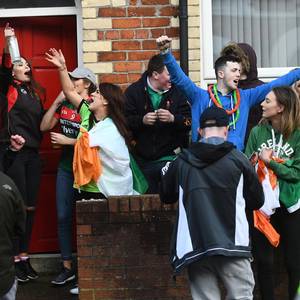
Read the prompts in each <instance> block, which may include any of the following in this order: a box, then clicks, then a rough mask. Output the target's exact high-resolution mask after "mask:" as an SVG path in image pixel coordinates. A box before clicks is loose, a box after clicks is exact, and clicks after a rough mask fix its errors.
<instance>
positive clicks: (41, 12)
mask: <svg viewBox="0 0 300 300" xmlns="http://www.w3.org/2000/svg"><path fill="white" fill-rule="evenodd" d="M58 8H59V9H58ZM70 15H71V16H76V27H77V28H76V32H77V64H78V66H79V67H80V66H82V65H83V47H82V45H83V36H82V30H83V24H82V23H83V21H82V8H81V0H75V6H65V7H30V8H8V9H3V8H0V18H18V17H44V16H70Z"/></svg>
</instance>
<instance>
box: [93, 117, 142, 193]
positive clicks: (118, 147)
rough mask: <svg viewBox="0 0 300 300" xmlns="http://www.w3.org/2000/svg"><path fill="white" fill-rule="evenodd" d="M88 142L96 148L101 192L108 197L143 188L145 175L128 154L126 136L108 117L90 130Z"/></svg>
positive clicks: (139, 191) (135, 191) (134, 191)
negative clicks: (100, 168) (123, 135)
mask: <svg viewBox="0 0 300 300" xmlns="http://www.w3.org/2000/svg"><path fill="white" fill-rule="evenodd" d="M89 143H90V147H98V149H99V150H98V155H99V159H100V160H101V165H102V174H101V176H100V177H99V178H98V180H97V181H96V182H97V186H98V188H99V190H100V191H101V193H103V194H104V195H105V196H106V197H108V196H117V195H133V194H136V193H137V192H138V193H143V192H144V191H145V178H144V177H143V174H141V171H140V170H139V169H138V166H137V165H136V164H134V163H135V162H133V160H132V159H131V158H130V155H129V151H128V148H127V146H126V143H125V140H124V138H123V137H122V136H121V134H120V133H119V131H118V129H117V127H116V126H115V124H114V123H113V121H112V120H111V119H110V118H105V119H104V120H103V121H101V122H99V123H97V124H96V125H95V126H94V127H93V128H92V129H91V130H90V131H89ZM131 168H132V169H131ZM139 172H140V173H139ZM135 188H137V190H135Z"/></svg>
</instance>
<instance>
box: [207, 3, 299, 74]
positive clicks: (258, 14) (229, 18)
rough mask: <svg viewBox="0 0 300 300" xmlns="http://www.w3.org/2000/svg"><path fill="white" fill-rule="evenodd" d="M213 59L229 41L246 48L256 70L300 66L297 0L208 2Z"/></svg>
mask: <svg viewBox="0 0 300 300" xmlns="http://www.w3.org/2000/svg"><path fill="white" fill-rule="evenodd" d="M212 14H213V15H212V20H213V49H214V59H216V58H217V57H218V56H219V53H220V51H221V49H222V48H223V47H224V46H225V45H226V44H227V43H228V42H230V41H234V42H244V43H248V44H250V45H251V46H252V47H253V48H254V50H255V52H256V54H257V63H258V67H263V68H268V67H294V66H299V65H300V53H299V54H298V48H297V46H298V44H299V43H300V28H299V26H300V0H285V1H283V0H212Z"/></svg>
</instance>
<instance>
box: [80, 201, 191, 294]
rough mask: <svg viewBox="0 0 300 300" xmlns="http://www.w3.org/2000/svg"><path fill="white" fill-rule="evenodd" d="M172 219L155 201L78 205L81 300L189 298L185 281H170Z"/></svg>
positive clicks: (183, 278) (172, 212) (169, 211)
mask: <svg viewBox="0 0 300 300" xmlns="http://www.w3.org/2000/svg"><path fill="white" fill-rule="evenodd" d="M141 199H142V200H141ZM174 218H175V210H174V207H170V206H162V205H161V203H160V200H159V199H158V197H156V196H143V197H142V198H141V197H134V196H132V197H120V198H118V197H113V198H110V199H109V200H108V201H107V200H103V201H99V200H98V201H80V202H77V246H78V276H79V286H80V300H100V299H101V300H103V299H105V300H117V299H120V300H121V299H124V300H125V299H127V300H129V299H131V300H132V299H134V300H138V299H140V300H155V299H157V300H171V299H172V300H183V299H191V297H190V294H189V288H188V284H187V282H186V276H179V277H177V280H176V282H174V281H173V279H172V274H173V273H172V269H171V267H170V262H169V248H170V247H169V244H170V238H171V232H172V226H173V221H174Z"/></svg>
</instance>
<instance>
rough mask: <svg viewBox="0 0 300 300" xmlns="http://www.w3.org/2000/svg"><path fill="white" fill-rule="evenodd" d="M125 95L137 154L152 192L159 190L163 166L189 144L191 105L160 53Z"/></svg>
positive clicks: (126, 110) (126, 112)
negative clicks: (177, 85) (178, 87)
mask: <svg viewBox="0 0 300 300" xmlns="http://www.w3.org/2000/svg"><path fill="white" fill-rule="evenodd" d="M125 96H126V102H125V114H126V117H127V121H128V125H129V127H130V129H131V131H132V133H133V139H134V142H135V145H134V149H133V150H134V154H135V158H136V160H137V162H138V164H139V166H140V168H141V169H142V171H143V172H144V174H145V177H146V179H147V180H148V184H149V189H148V193H151V194H152V193H157V192H158V182H159V180H160V170H161V168H162V167H163V166H164V165H165V163H166V161H171V160H173V159H174V157H175V155H176V154H177V153H178V152H179V151H180V148H182V147H184V146H187V144H188V132H189V130H190V123H191V111H190V106H189V104H188V103H187V100H186V97H185V96H184V95H183V94H181V93H180V92H179V91H178V89H177V88H176V87H175V86H174V85H171V82H170V75H169V72H168V70H167V68H166V67H165V65H164V62H163V58H162V57H161V56H160V55H159V54H158V55H154V56H153V57H152V58H151V59H150V61H149V64H148V69H147V71H146V72H145V73H144V74H143V75H142V77H141V78H140V79H139V80H138V81H137V82H134V83H133V84H131V85H130V86H129V87H128V88H127V90H126V91H125Z"/></svg>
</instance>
